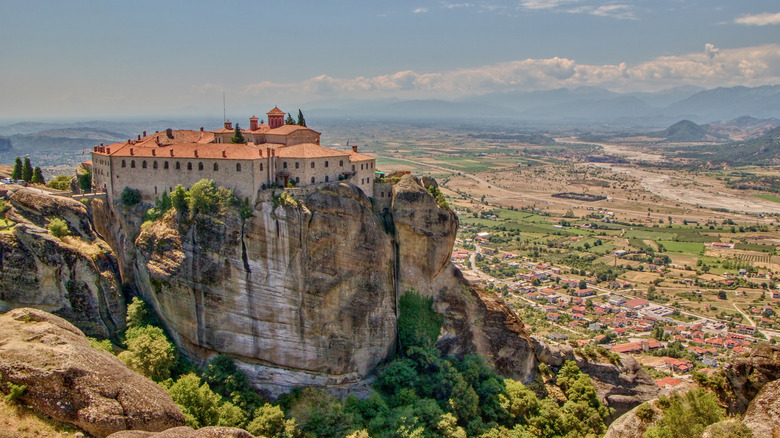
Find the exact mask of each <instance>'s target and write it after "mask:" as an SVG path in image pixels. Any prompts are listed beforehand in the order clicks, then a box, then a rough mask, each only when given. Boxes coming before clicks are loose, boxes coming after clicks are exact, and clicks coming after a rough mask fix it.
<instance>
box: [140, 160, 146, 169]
mask: <svg viewBox="0 0 780 438" xmlns="http://www.w3.org/2000/svg"><path fill="white" fill-rule="evenodd" d="M141 167H142V168H144V169H146V160H144V162H143V164H141Z"/></svg>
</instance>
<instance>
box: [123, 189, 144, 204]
mask: <svg viewBox="0 0 780 438" xmlns="http://www.w3.org/2000/svg"><path fill="white" fill-rule="evenodd" d="M119 201H120V202H121V203H122V205H124V206H126V207H132V206H133V205H136V204H138V203H139V202H141V192H140V191H139V190H138V189H131V188H130V187H125V189H124V190H122V194H121V195H119Z"/></svg>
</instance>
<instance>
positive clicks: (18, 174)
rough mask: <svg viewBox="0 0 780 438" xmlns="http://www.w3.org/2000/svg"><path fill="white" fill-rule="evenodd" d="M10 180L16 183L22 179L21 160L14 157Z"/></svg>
mask: <svg viewBox="0 0 780 438" xmlns="http://www.w3.org/2000/svg"><path fill="white" fill-rule="evenodd" d="M11 179H14V180H17V181H19V180H21V179H22V159H21V158H19V157H16V160H14V170H13V172H11Z"/></svg>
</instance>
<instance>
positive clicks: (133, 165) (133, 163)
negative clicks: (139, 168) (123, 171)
mask: <svg viewBox="0 0 780 438" xmlns="http://www.w3.org/2000/svg"><path fill="white" fill-rule="evenodd" d="M130 167H132V168H133V169H135V160H130Z"/></svg>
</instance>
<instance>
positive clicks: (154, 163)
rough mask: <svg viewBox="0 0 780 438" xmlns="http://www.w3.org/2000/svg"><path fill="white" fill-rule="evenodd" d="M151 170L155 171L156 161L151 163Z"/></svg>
mask: <svg viewBox="0 0 780 438" xmlns="http://www.w3.org/2000/svg"><path fill="white" fill-rule="evenodd" d="M152 169H157V162H156V161H152Z"/></svg>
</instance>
